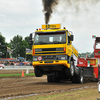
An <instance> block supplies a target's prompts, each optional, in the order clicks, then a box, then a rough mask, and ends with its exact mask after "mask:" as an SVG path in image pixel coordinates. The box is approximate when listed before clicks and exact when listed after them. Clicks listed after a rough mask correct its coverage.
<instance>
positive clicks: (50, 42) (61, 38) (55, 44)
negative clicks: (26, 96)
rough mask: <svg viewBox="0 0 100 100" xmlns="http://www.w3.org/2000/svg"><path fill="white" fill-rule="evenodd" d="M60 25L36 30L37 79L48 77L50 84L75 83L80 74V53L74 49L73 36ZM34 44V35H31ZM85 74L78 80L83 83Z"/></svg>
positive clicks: (34, 47)
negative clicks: (78, 64) (78, 65)
mask: <svg viewBox="0 0 100 100" xmlns="http://www.w3.org/2000/svg"><path fill="white" fill-rule="evenodd" d="M71 33H72V32H69V31H68V30H67V29H66V28H65V27H64V28H63V29H61V25H60V24H49V25H42V29H41V28H39V29H36V31H35V35H34V43H33V45H32V55H33V62H32V65H33V67H34V72H35V75H36V77H41V76H42V75H47V81H48V82H59V81H61V80H66V79H68V80H69V79H70V80H71V81H72V82H73V83H74V80H75V79H76V78H75V77H76V74H77V77H79V76H80V75H78V73H79V69H78V68H77V58H78V51H77V50H76V49H75V48H74V47H73V45H72V41H73V38H74V36H73V34H71ZM30 39H31V40H30V41H31V42H32V34H30ZM82 78H83V74H82V75H81V77H79V78H78V81H79V83H83V80H82Z"/></svg>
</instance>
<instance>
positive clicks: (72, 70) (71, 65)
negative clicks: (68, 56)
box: [70, 61, 75, 76]
mask: <svg viewBox="0 0 100 100" xmlns="http://www.w3.org/2000/svg"><path fill="white" fill-rule="evenodd" d="M74 73H75V67H74V62H73V61H71V62H70V75H71V76H74Z"/></svg>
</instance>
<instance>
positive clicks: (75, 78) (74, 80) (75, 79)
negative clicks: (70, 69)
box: [72, 75, 77, 83]
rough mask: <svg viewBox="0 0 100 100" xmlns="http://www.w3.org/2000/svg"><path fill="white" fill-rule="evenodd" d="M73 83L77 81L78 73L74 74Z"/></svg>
mask: <svg viewBox="0 0 100 100" xmlns="http://www.w3.org/2000/svg"><path fill="white" fill-rule="evenodd" d="M72 83H77V76H76V75H74V76H72Z"/></svg>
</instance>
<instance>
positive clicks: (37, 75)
mask: <svg viewBox="0 0 100 100" xmlns="http://www.w3.org/2000/svg"><path fill="white" fill-rule="evenodd" d="M34 72H35V76H36V77H41V76H42V75H43V72H42V70H40V69H39V68H38V66H36V67H35V68H34Z"/></svg>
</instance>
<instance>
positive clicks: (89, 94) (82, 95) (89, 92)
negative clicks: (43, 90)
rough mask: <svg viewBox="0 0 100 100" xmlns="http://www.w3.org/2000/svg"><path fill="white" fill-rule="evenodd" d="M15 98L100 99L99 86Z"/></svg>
mask: <svg viewBox="0 0 100 100" xmlns="http://www.w3.org/2000/svg"><path fill="white" fill-rule="evenodd" d="M13 100H100V93H98V89H97V87H95V88H89V89H84V90H82V89H81V90H75V91H69V92H63V93H62V92H60V93H48V94H43V95H37V96H32V97H25V98H18V99H13Z"/></svg>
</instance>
